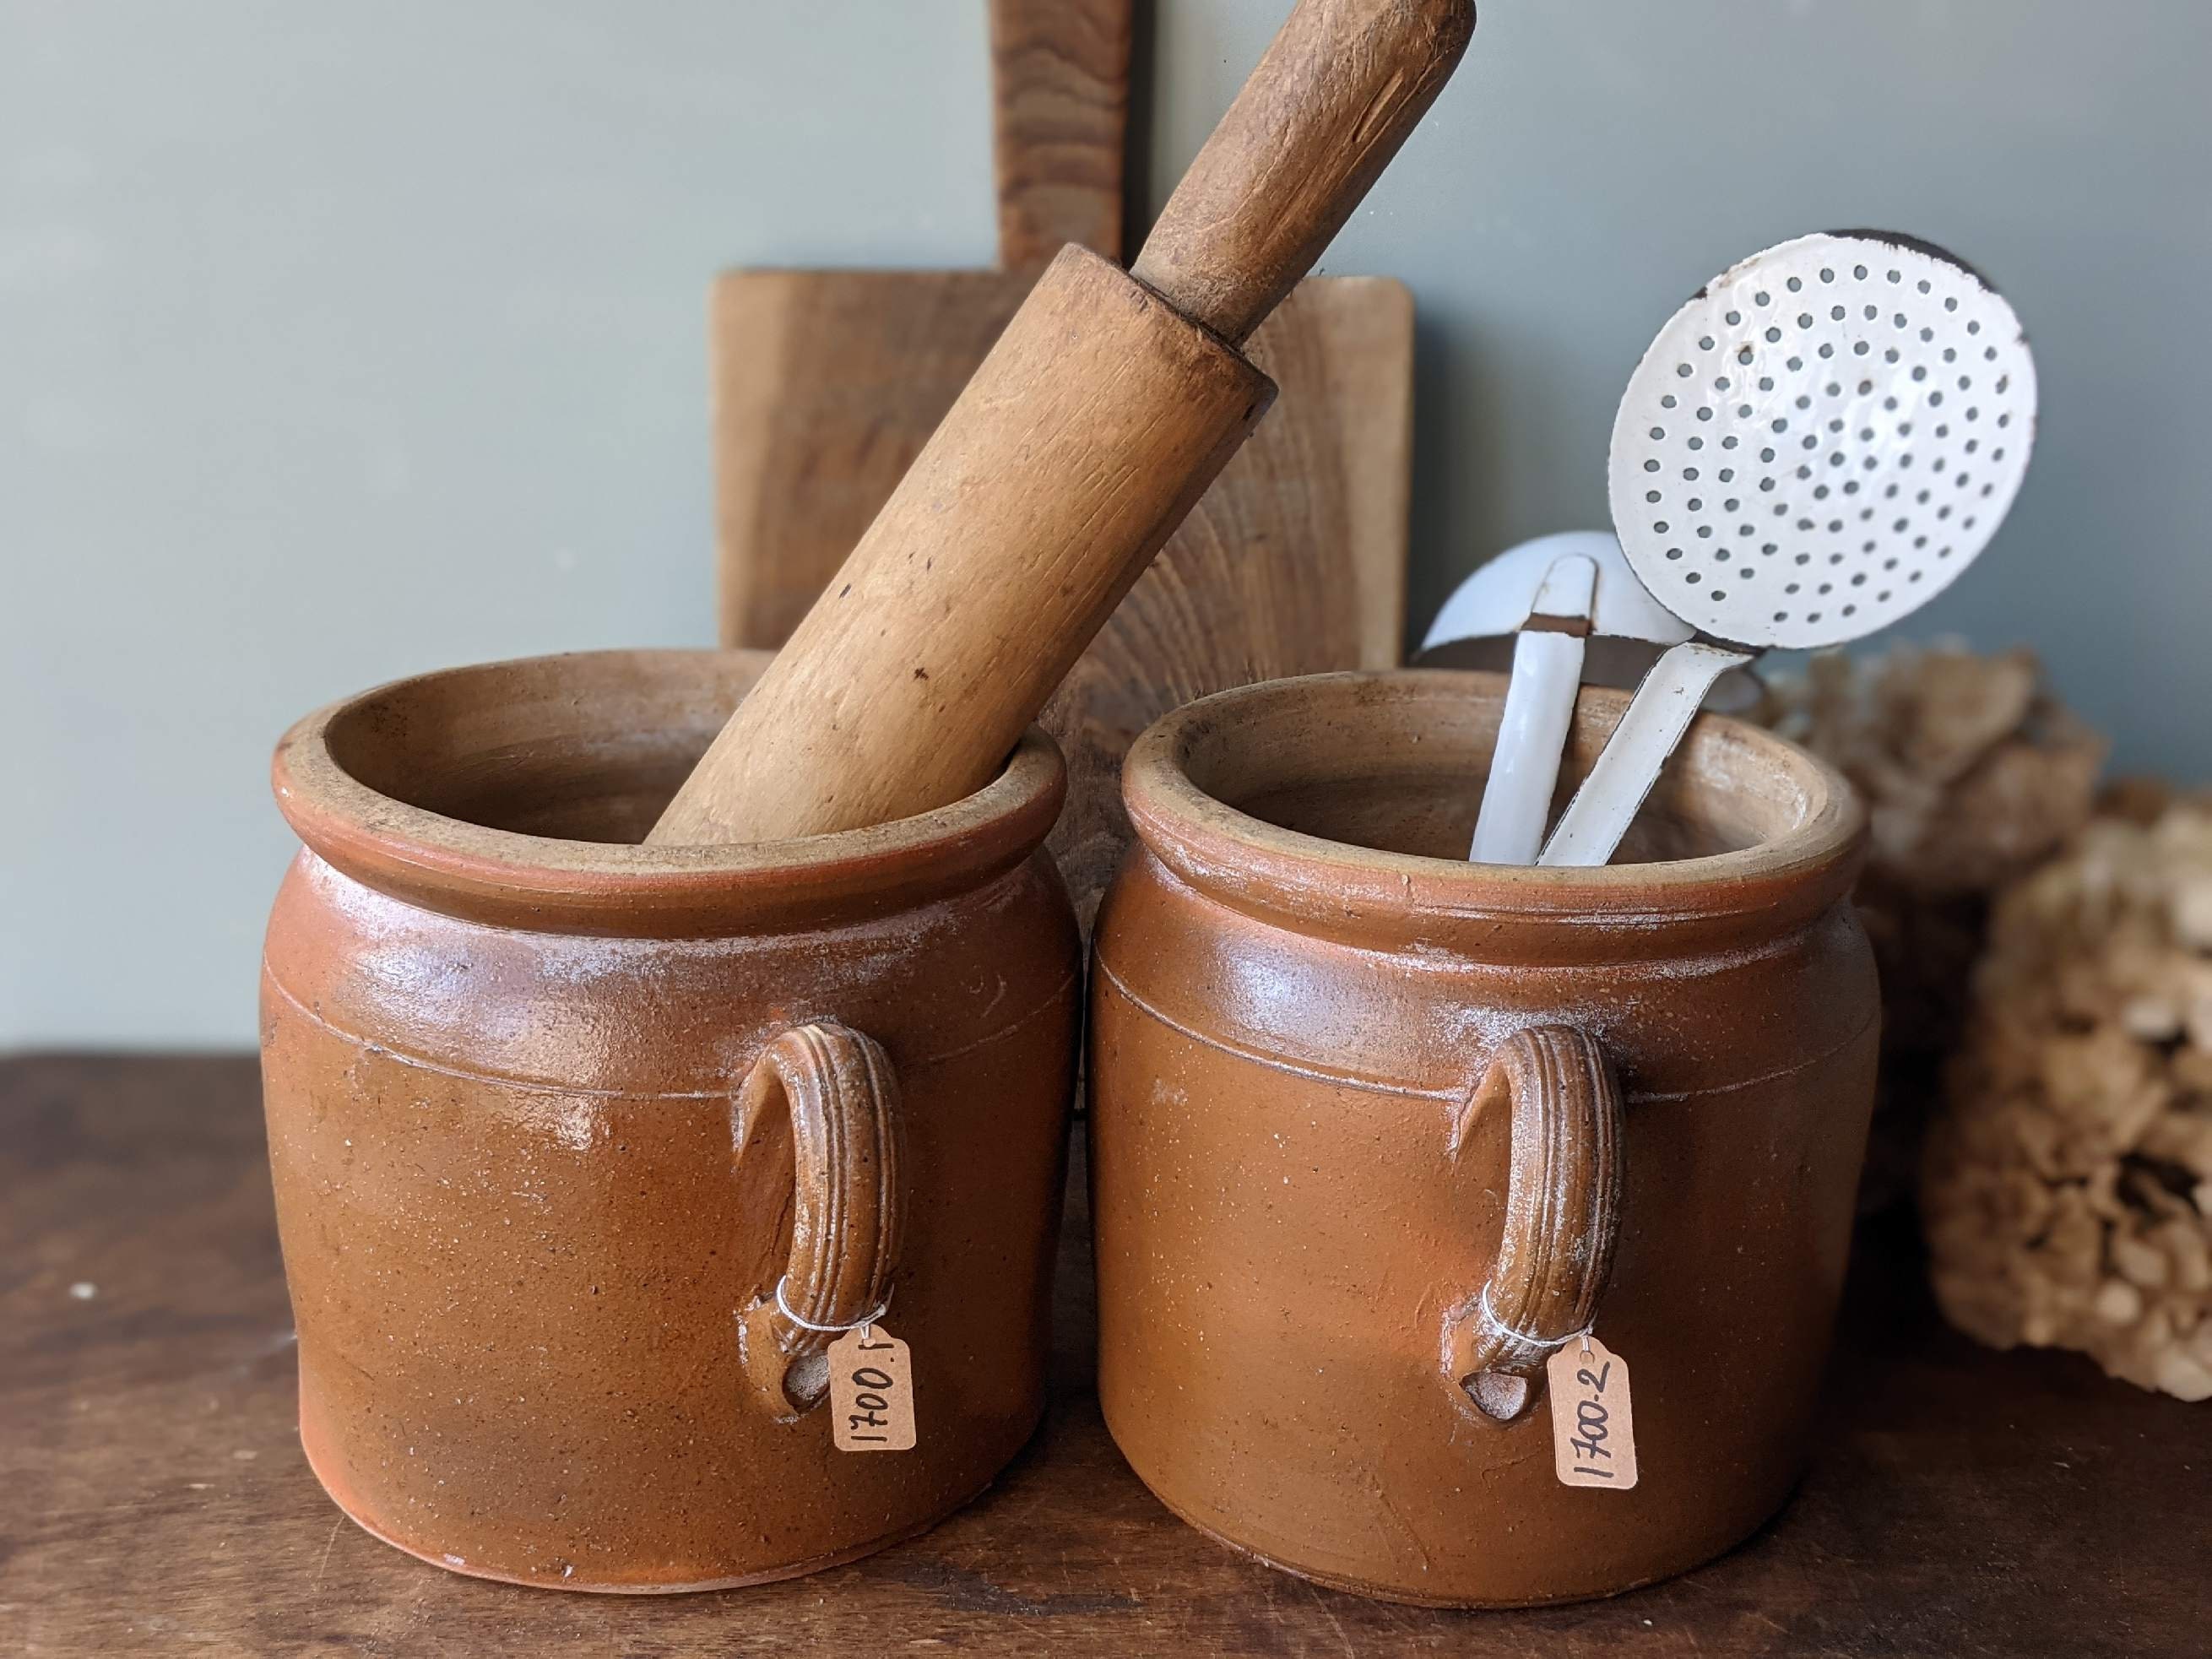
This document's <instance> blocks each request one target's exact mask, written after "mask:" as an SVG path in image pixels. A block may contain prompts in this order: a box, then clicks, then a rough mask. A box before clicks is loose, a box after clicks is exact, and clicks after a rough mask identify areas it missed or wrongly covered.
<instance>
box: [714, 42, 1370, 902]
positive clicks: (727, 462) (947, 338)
mask: <svg viewBox="0 0 2212 1659" xmlns="http://www.w3.org/2000/svg"><path fill="white" fill-rule="evenodd" d="M1130 6H1131V0H991V41H992V85H993V100H994V125H993V133H994V150H995V159H996V168H995V171H996V173H997V190H998V207H999V256H1000V269H998V270H939V271H878V270H736V271H730V272H726V273H725V274H724V275H723V276H721V277H720V278H719V279H718V280H717V282H716V283H715V285H714V296H713V306H712V316H711V320H710V337H711V343H712V348H713V375H714V459H715V477H716V491H717V513H718V518H719V521H720V544H721V638H722V642H723V643H724V644H726V645H734V646H756V647H775V646H780V645H781V644H782V643H783V641H784V640H785V639H786V638H787V636H788V635H789V634H790V632H791V630H792V629H793V628H794V627H796V626H797V625H798V623H799V618H800V617H802V616H804V615H805V612H806V609H807V607H808V606H809V605H811V604H812V603H813V602H814V599H815V598H816V596H817V594H819V593H820V592H821V591H822V588H823V585H824V584H825V583H826V582H827V581H828V580H829V578H830V577H831V576H832V575H833V574H836V570H837V568H838V566H839V565H840V564H842V562H843V561H844V558H845V556H846V554H847V553H848V552H850V551H851V550H852V547H853V544H854V542H856V541H858V540H859V539H860V532H862V531H863V530H865V529H866V527H867V526H868V523H869V521H870V520H872V519H873V518H874V517H875V515H876V511H877V509H878V507H881V506H882V505H883V504H884V501H885V500H886V499H887V498H888V497H889V496H890V492H891V489H892V486H893V485H895V484H896V483H897V482H898V480H899V478H900V477H902V476H903V474H904V473H905V471H906V470H907V468H908V465H911V464H912V462H913V460H914V459H915V455H916V454H918V453H920V452H921V447H922V444H923V443H924V441H927V438H928V437H929V435H930V434H931V433H932V432H933V430H935V428H936V427H937V424H938V422H939V421H940V420H942V419H943V418H944V416H945V412H946V411H947V410H949V409H951V406H952V404H953V400H954V399H955V398H957V397H958V396H959V394H960V390H961V388H962V387H963V386H965V385H966V384H967V381H968V378H969V375H970V374H972V373H973V372H974V371H975V367H976V365H977V364H978V363H980V362H982V360H983V356H984V353H985V352H986V351H987V350H988V349H990V346H991V343H992V342H993V341H994V340H995V339H997V337H998V336H999V333H1000V330H1002V329H1003V328H1004V327H1005V326H1006V322H1007V320H1008V319H1010V318H1011V317H1012V315H1013V313H1014V312H1015V310H1016V309H1017V308H1018V307H1019V306H1020V304H1021V302H1022V299H1023V297H1024V295H1026V294H1027V293H1028V292H1029V289H1030V284H1031V283H1032V282H1033V281H1034V280H1035V278H1036V274H1037V272H1038V271H1039V270H1042V268H1043V265H1044V263H1045V261H1046V260H1048V258H1051V256H1052V255H1053V254H1054V252H1057V251H1058V250H1059V248H1060V246H1061V245H1062V244H1063V243H1065V242H1070V241H1075V242H1081V243H1083V244H1085V246H1089V247H1091V248H1092V249H1093V250H1095V251H1097V252H1101V253H1103V254H1106V255H1108V256H1109V258H1121V180H1122V166H1123V155H1124V152H1125V148H1126V138H1127V116H1128V77H1129V35H1130V29H1129V23H1130ZM1246 351H1247V355H1249V356H1250V357H1251V358H1252V359H1253V361H1254V362H1256V363H1258V364H1259V365H1260V367H1261V368H1263V369H1264V370H1266V371H1267V374H1269V375H1270V376H1272V377H1273V379H1274V380H1275V381H1276V382H1277V383H1278V385H1279V386H1280V387H1281V392H1280V394H1279V397H1278V398H1277V399H1276V402H1275V406H1274V408H1273V410H1270V411H1269V413H1268V414H1267V416H1266V417H1265V418H1264V419H1263V420H1262V421H1261V423H1260V427H1259V429H1258V431H1257V432H1256V433H1255V435H1254V436H1253V438H1252V439H1251V441H1249V443H1247V444H1246V445H1245V446H1244V447H1243V450H1242V451H1241V452H1240V453H1238V454H1237V457H1236V459H1234V460H1232V461H1231V462H1230V464H1229V465H1228V467H1227V469H1226V470H1225V471H1224V472H1223V473H1222V474H1221V476H1220V477H1219V478H1218V479H1217V480H1216V481H1215V483H1214V485H1213V488H1212V489H1211V490H1210V491H1208V492H1207V494H1206V496H1205V498H1204V499H1203V500H1201V501H1200V503H1199V505H1198V507H1197V508H1196V509H1195V510H1194V511H1193V513H1191V515H1190V517H1189V518H1188V519H1187V520H1185V521H1184V523H1183V526H1182V529H1180V530H1179V531H1177V532H1176V535H1175V536H1174V538H1172V539H1171V540H1170V542H1169V543H1168V544H1167V547H1166V548H1165V550H1163V551H1162V552H1161V554H1160V556H1159V557H1158V560H1157V561H1156V562H1154V563H1153V565H1152V568H1151V569H1150V570H1149V571H1147V572H1146V574H1145V575H1144V576H1143V577H1142V578H1141V579H1140V580H1139V582H1138V583H1137V585H1136V586H1135V588H1133V590H1132V591H1131V592H1130V594H1129V596H1128V598H1127V599H1124V600H1123V601H1122V602H1121V608H1120V609H1119V610H1118V611H1115V614H1114V617H1113V619H1112V621H1110V622H1109V623H1108V624H1107V626H1106V629H1105V630H1104V632H1103V633H1102V634H1100V635H1099V636H1098V638H1097V641H1094V642H1093V644H1092V645H1091V649H1090V651H1089V652H1088V653H1086V654H1085V657H1084V659H1083V660H1082V661H1081V662H1079V664H1078V665H1076V667H1075V669H1074V671H1073V672H1072V673H1071V674H1070V675H1069V676H1068V678H1067V679H1066V681H1065V682H1064V683H1063V684H1062V685H1061V687H1060V691H1059V693H1058V694H1057V695H1056V696H1054V699H1053V702H1052V703H1051V705H1050V706H1049V707H1048V708H1047V710H1046V712H1045V715H1044V724H1045V726H1047V727H1048V729H1049V730H1050V731H1051V732H1053V734H1054V737H1056V738H1059V740H1060V744H1061V746H1062V747H1063V748H1064V749H1065V750H1066V751H1067V758H1068V766H1069V784H1070V788H1069V794H1068V806H1067V810H1066V812H1065V813H1063V814H1062V815H1061V817H1060V824H1059V826H1058V828H1057V829H1054V832H1053V837H1052V841H1051V846H1052V848H1053V851H1054V854H1055V855H1056V856H1057V857H1058V859H1059V860H1060V869H1061V871H1062V872H1063V873H1064V874H1065V875H1066V878H1067V883H1068V886H1069V888H1070V890H1072V891H1073V893H1074V895H1075V899H1076V905H1077V908H1078V910H1079V913H1080V914H1081V915H1082V916H1083V918H1084V921H1085V926H1086V927H1087V926H1088V924H1089V921H1090V917H1091V912H1092V910H1093V909H1094V908H1096V905H1097V898H1098V895H1099V894H1100V893H1101V892H1102V891H1103V890H1104V887H1105V884H1106V882H1107V880H1108V878H1109V877H1110V876H1111V875H1112V873H1113V870H1114V866H1115V864H1116V863H1117V862H1118V861H1119V860H1120V857H1121V852H1122V850H1123V849H1124V848H1126V846H1127V842H1128V839H1129V831H1128V825H1127V819H1126V817H1124V816H1123V814H1122V811H1121V796H1120V776H1121V757H1122V755H1123V754H1124V753H1125V752H1126V751H1127V749H1128V746H1129V744H1130V742H1131V741H1132V740H1133V738H1135V737H1136V735H1137V733H1138V732H1141V731H1142V730H1143V729H1144V728H1145V727H1146V726H1149V725H1150V724H1152V721H1153V720H1156V719H1158V717H1159V716H1160V715H1161V714H1164V713H1166V712H1167V711H1168V710H1169V709H1170V708H1176V706H1177V705H1179V704H1181V703H1183V702H1188V701H1189V700H1190V699H1191V698H1193V697H1196V696H1205V695H1206V694H1207V693H1208V692H1212V691H1219V690H1225V689H1227V688H1228V687H1230V686H1233V685H1243V684H1248V683H1249V682H1251V681H1254V680H1260V679H1271V678H1275V677H1277V676H1279V675H1285V674H1306V673H1316V672H1320V671H1326V670H1329V669H1338V668H1352V667H1367V668H1379V667H1389V666H1391V665H1395V663H1396V662H1397V661H1398V659H1399V649H1400V643H1401V633H1402V630H1403V627H1404V610H1405V590H1406V512H1407V492H1408V488H1409V477H1410V467H1411V462H1412V452H1413V296H1412V295H1410V294H1409V293H1408V292H1407V290H1406V289H1405V287H1404V285H1403V284H1401V283H1398V282H1396V281H1395V280H1393V279H1390V278H1388V277H1378V276H1348V277H1317V278H1315V279H1313V280H1310V281H1309V282H1306V283H1303V284H1301V285H1300V286H1299V288H1298V289H1297V291H1296V292H1295V293H1293V294H1292V295H1291V298H1290V300H1289V301H1287V302H1286V303H1285V305H1284V306H1283V307H1282V308H1281V309H1280V310H1279V311H1278V312H1277V313H1275V315H1274V316H1273V318H1271V319H1269V320H1268V321H1267V323H1266V324H1264V325H1262V326H1261V328H1260V330H1259V331H1258V332H1257V333H1256V334H1255V335H1254V337H1253V338H1252V340H1251V342H1250V343H1249V345H1248V346H1247V348H1246Z"/></svg>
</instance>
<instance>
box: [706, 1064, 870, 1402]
mask: <svg viewBox="0 0 2212 1659" xmlns="http://www.w3.org/2000/svg"><path fill="white" fill-rule="evenodd" d="M779 1100H781V1101H782V1102H783V1103H784V1104H785V1107H786V1109H787V1111H788V1112H789V1114H790V1117H791V1137H792V1152H793V1165H794V1172H795V1184H794V1191H793V1200H794V1201H793V1210H792V1223H791V1260H790V1262H789V1264H788V1265H787V1267H786V1268H785V1270H784V1273H783V1299H784V1301H785V1303H787V1304H788V1305H789V1307H790V1310H791V1312H792V1313H793V1314H796V1315H797V1316H799V1320H803V1321H805V1324H800V1323H798V1322H794V1321H793V1320H791V1319H789V1318H787V1317H786V1316H785V1315H784V1312H783V1310H782V1309H781V1308H779V1307H778V1306H777V1305H776V1297H775V1286H774V1285H769V1286H768V1287H767V1288H766V1290H765V1291H763V1293H762V1294H761V1295H760V1296H759V1297H757V1299H756V1300H755V1302H754V1303H753V1304H752V1305H751V1306H750V1308H748V1309H746V1310H744V1313H743V1314H741V1315H740V1316H739V1320H738V1327H739V1329H738V1340H739V1346H740V1348H741V1350H742V1353H743V1357H744V1370H745V1375H746V1376H747V1378H748V1379H749V1380H750V1382H751V1383H752V1384H753V1388H754V1389H755V1392H756V1395H757V1399H758V1401H759V1402H760V1404H761V1405H762V1406H763V1407H764V1408H765V1409H767V1410H768V1411H769V1413H770V1414H772V1415H774V1416H776V1417H780V1418H784V1419H791V1418H795V1417H797V1416H798V1415H799V1413H803V1412H805V1411H807V1410H808V1409H810V1408H811V1407H813V1406H815V1405H817V1404H818V1403H820V1401H821V1400H822V1397H823V1392H824V1390H825V1389H826V1388H827V1386H828V1381H829V1368H828V1364H827V1361H826V1360H825V1359H824V1358H823V1355H824V1354H825V1352H827V1350H828V1348H829V1344H830V1343H831V1342H833V1341H835V1340H836V1334H834V1333H830V1332H823V1331H814V1330H809V1329H807V1328H806V1326H807V1325H822V1326H842V1325H850V1324H854V1323H856V1322H859V1321H860V1320H861V1319H864V1318H866V1316H868V1315H869V1314H871V1313H872V1312H874V1311H875V1310H876V1309H877V1308H878V1307H880V1306H881V1305H882V1304H883V1302H884V1297H886V1296H887V1295H888V1294H889V1293H890V1283H891V1271H892V1269H893V1268H894V1267H896V1265H897V1261H898V1250H899V1233H900V1223H901V1218H902V1211H903V1209H904V1199H903V1194H902V1188H901V1186H900V1181H899V1101H898V1079H897V1076H896V1073H894V1072H893V1071H892V1069H891V1062H890V1056H889V1055H888V1054H885V1053H884V1050H883V1046H882V1045H881V1044H880V1043H878V1042H876V1041H875V1040H874V1039H873V1038H872V1037H866V1036H862V1035H861V1034H860V1032H858V1031H854V1030H848V1029H847V1028H846V1027H845V1026H842V1025H838V1024H831V1023H829V1022H826V1021H825V1022H823V1023H820V1024H812V1025H799V1026H794V1027H793V1029H791V1030H787V1031H786V1032H784V1033H783V1034H782V1035H781V1036H778V1037H777V1038H776V1039H775V1041H774V1042H771V1043H769V1045H768V1048H766V1049H765V1050H764V1051H763V1053H762V1054H761V1057H760V1058H759V1059H758V1060H756V1061H755V1062H754V1064H753V1067H752V1069H751V1070H750V1072H748V1073H746V1074H745V1080H744V1084H743V1085H741V1086H740V1087H739V1089H738V1101H737V1126H736V1133H735V1137H734V1139H735V1156H736V1157H737V1158H744V1155H745V1152H746V1150H747V1149H748V1148H749V1147H750V1146H752V1145H753V1144H754V1142H755V1141H756V1139H757V1137H758V1135H759V1133H760V1131H761V1128H762V1126H763V1123H765V1122H768V1121H773V1114H774V1110H775V1105H776V1103H777V1102H778V1101H779Z"/></svg>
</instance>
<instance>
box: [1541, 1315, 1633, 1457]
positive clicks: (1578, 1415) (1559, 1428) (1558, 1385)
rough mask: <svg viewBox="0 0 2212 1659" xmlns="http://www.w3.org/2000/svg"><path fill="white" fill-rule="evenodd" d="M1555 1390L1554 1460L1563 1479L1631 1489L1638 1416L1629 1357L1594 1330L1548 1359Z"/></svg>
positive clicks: (1548, 1373)
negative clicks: (1632, 1404)
mask: <svg viewBox="0 0 2212 1659" xmlns="http://www.w3.org/2000/svg"><path fill="white" fill-rule="evenodd" d="M1544 1376H1545V1380H1546V1382H1547V1383H1548V1384H1549V1386H1550V1390H1551V1395H1552V1462H1553V1468H1555V1469H1556V1470H1557V1471H1558V1474H1559V1484H1560V1485H1562V1486H1598V1487H1604V1488H1608V1489H1610V1490H1612V1491H1613V1492H1626V1491H1627V1490H1628V1489H1629V1488H1630V1487H1631V1486H1634V1485H1635V1484H1636V1417H1635V1413H1634V1412H1633V1411H1632V1409H1631V1407H1630V1404H1629V1398H1628V1362H1627V1361H1626V1360H1625V1359H1623V1358H1621V1357H1620V1355H1619V1354H1617V1353H1615V1352H1613V1350H1612V1349H1610V1348H1608V1347H1607V1346H1605V1344H1604V1343H1602V1342H1601V1341H1599V1340H1597V1339H1596V1338H1595V1337H1594V1336H1584V1337H1583V1338H1582V1339H1581V1340H1578V1341H1574V1342H1570V1343H1568V1344H1567V1346H1565V1347H1564V1348H1562V1349H1560V1350H1559V1352H1557V1353H1555V1354H1553V1356H1552V1357H1551V1358H1550V1359H1549V1360H1547V1361H1546V1362H1545V1365H1544Z"/></svg>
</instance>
